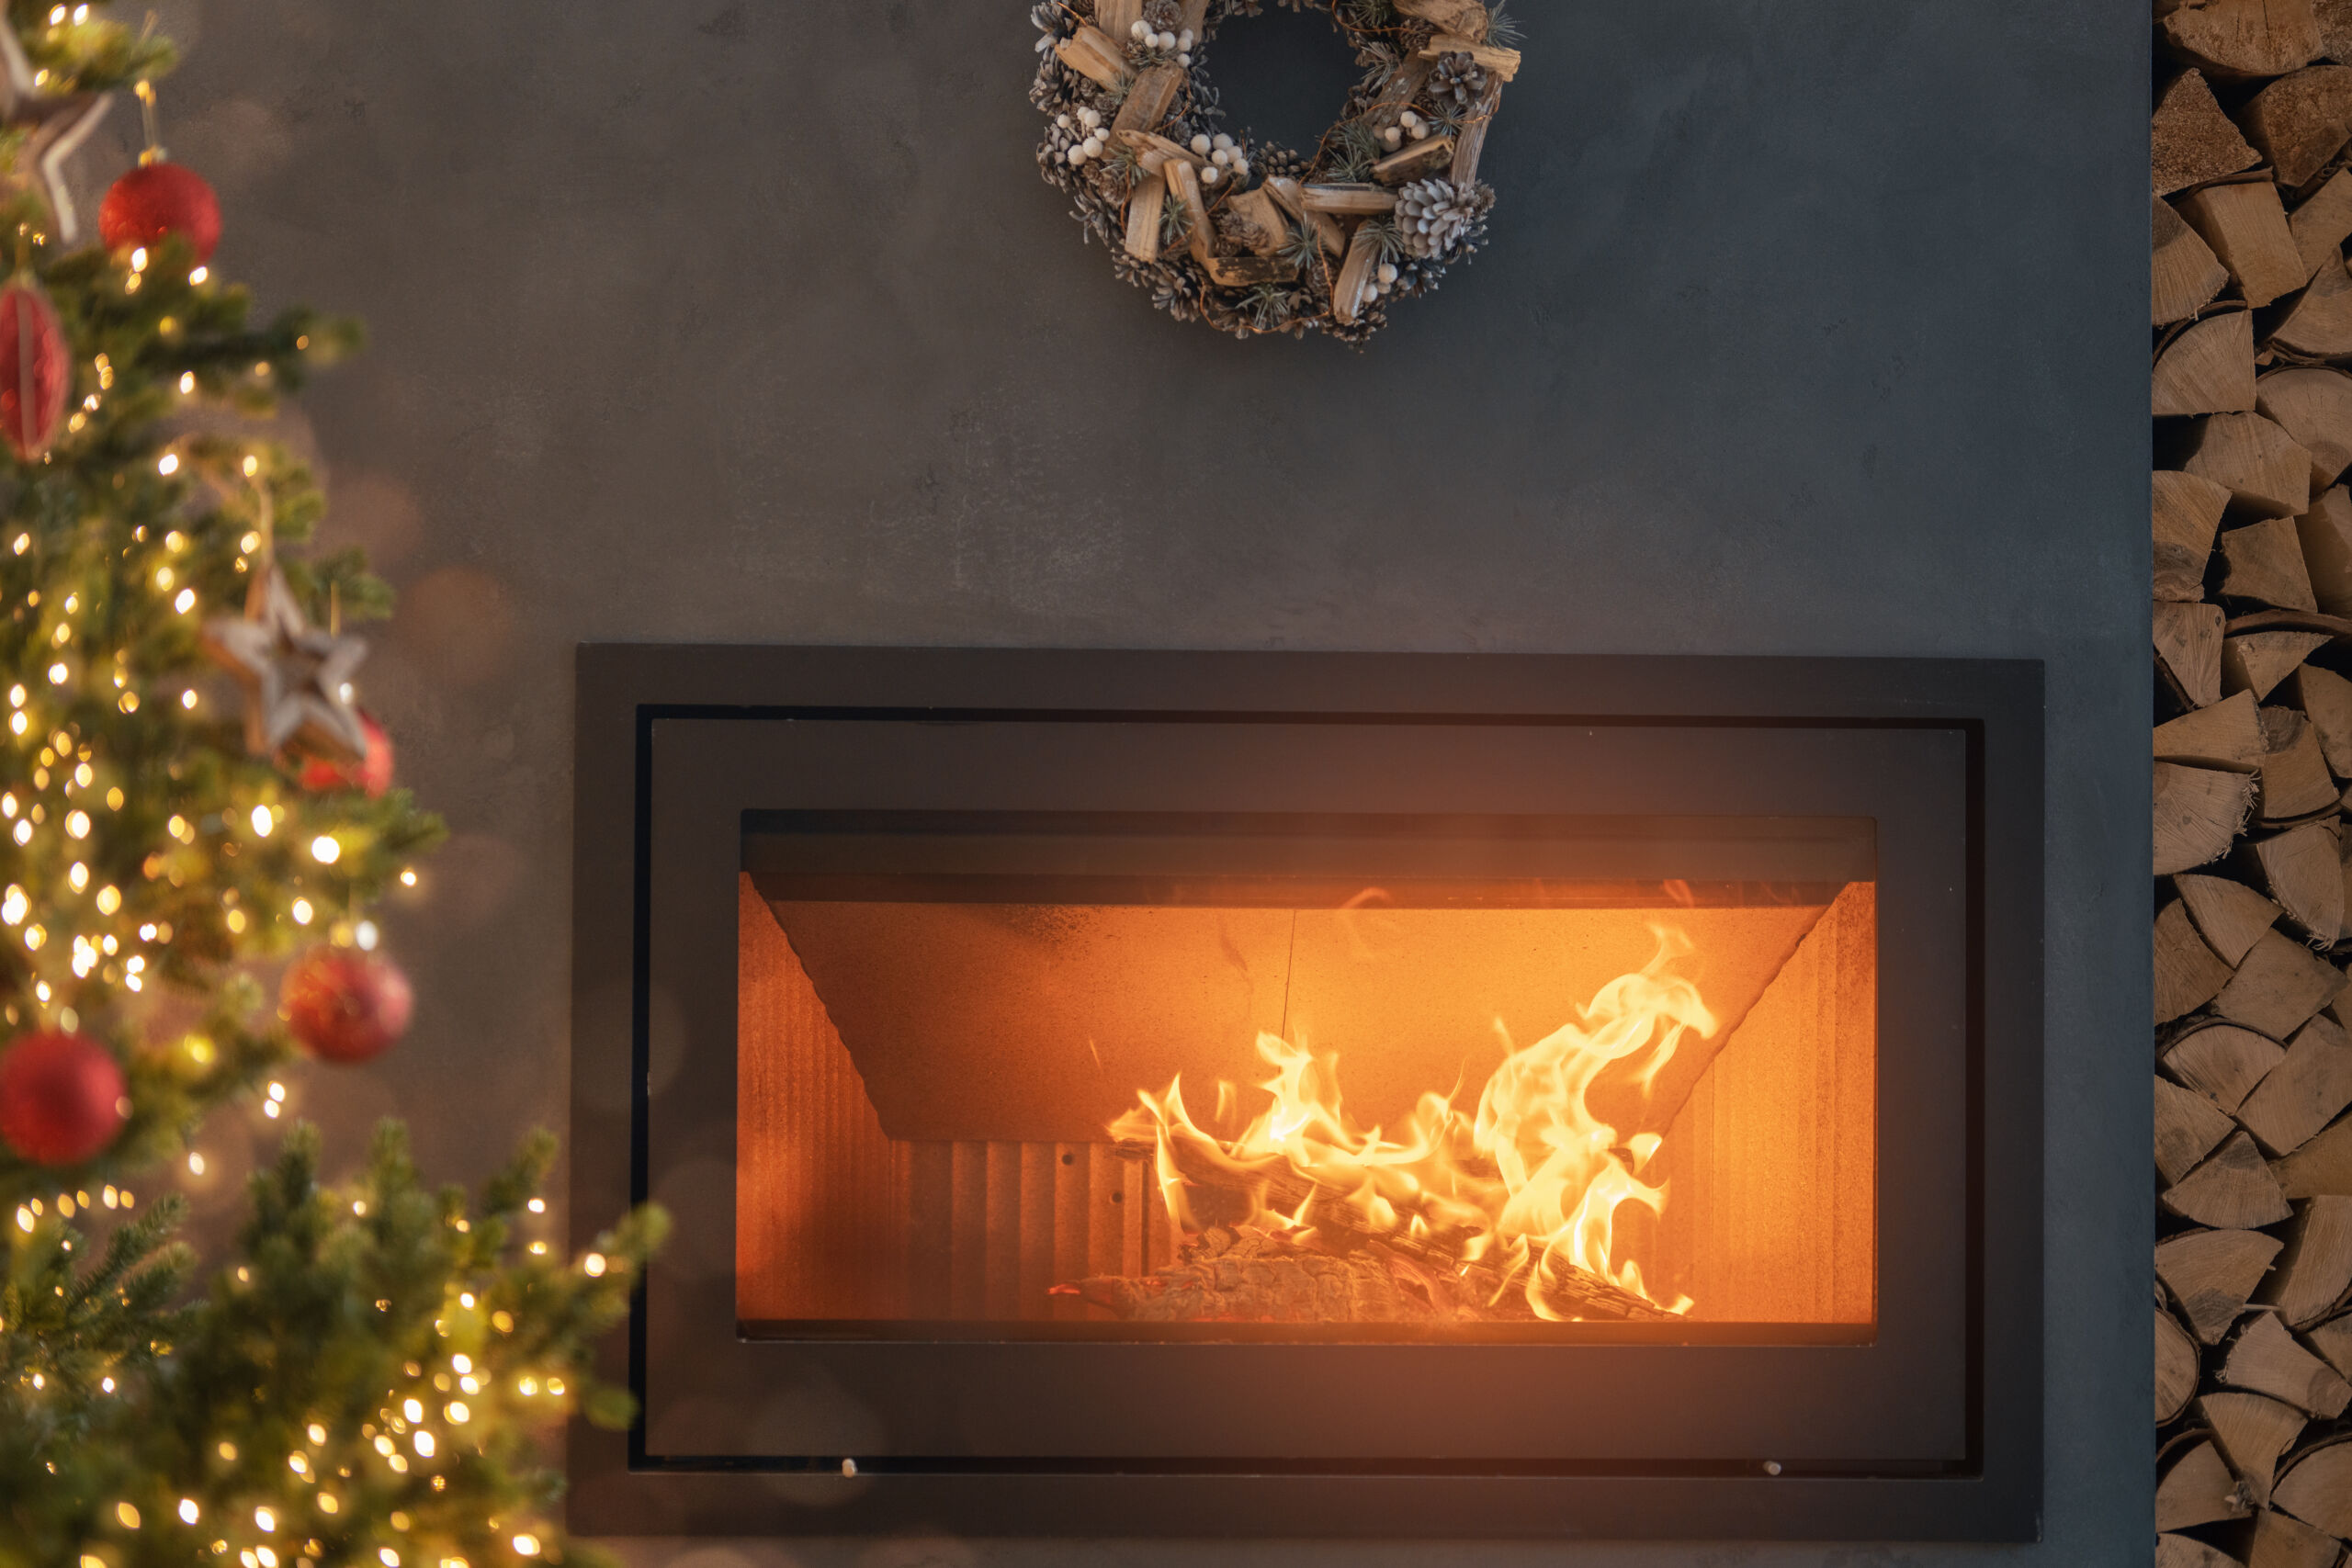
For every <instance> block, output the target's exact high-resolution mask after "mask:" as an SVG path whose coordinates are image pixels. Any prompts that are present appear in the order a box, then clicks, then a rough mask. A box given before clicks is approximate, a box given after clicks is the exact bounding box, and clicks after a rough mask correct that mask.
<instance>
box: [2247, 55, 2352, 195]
mask: <svg viewBox="0 0 2352 1568" xmlns="http://www.w3.org/2000/svg"><path fill="white" fill-rule="evenodd" d="M2238 124H2239V126H2240V127H2241V128H2243V129H2244V130H2245V138H2246V140H2247V141H2251V142H2253V143H2254V145H2255V147H2256V150H2257V151H2259V152H2261V153H2262V155H2263V156H2264V157H2265V158H2267V159H2268V160H2269V162H2270V168H2271V172H2272V174H2273V175H2274V176H2275V177H2276V178H2277V180H2278V183H2279V184H2280V185H2282V186H2289V187H2290V188H2291V187H2293V186H2300V185H2303V184H2305V183H2307V182H2308V181H2309V180H2310V179H2311V178H2312V175H2316V174H2318V173H2319V172H2320V171H2321V170H2322V169H2324V168H2325V167H2326V166H2327V161H2328V160H2329V159H2331V158H2333V157H2335V154H2336V153H2337V152H2340V151H2341V150H2342V149H2343V146H2344V143H2345V142H2346V141H2352V66H2343V65H2311V66H2306V67H2304V68H2303V69H2302V70H2301V71H2297V72H2294V73H2290V74H2289V75H2285V76H2281V77H2280V78H2278V80H2277V81H2276V82H2273V83H2271V84H2270V85H2268V86H2267V87H2265V88H2263V89H2262V91H2260V92H2259V93H2256V95H2255V96H2253V97H2252V98H2251V99H2249V100H2247V102H2246V105H2245V107H2244V108H2242V109H2240V110H2239V111H2238Z"/></svg>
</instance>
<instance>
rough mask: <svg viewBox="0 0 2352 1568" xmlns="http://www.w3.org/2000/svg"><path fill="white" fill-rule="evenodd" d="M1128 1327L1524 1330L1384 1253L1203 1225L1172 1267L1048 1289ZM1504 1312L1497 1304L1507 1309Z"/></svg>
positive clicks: (1447, 1281)
mask: <svg viewBox="0 0 2352 1568" xmlns="http://www.w3.org/2000/svg"><path fill="white" fill-rule="evenodd" d="M1051 1293H1052V1294H1054V1295H1056V1296H1062V1297H1076V1298H1077V1299H1079V1300H1080V1301H1083V1302H1086V1303H1089V1304H1091V1305H1093V1306H1098V1307H1102V1308H1103V1309H1104V1310H1105V1311H1108V1312H1111V1313H1113V1314H1116V1315H1117V1316H1119V1317H1120V1318H1123V1319H1125V1320H1126V1321H1129V1322H1135V1323H1480V1322H1495V1321H1503V1320H1509V1319H1510V1318H1512V1317H1514V1316H1515V1317H1519V1318H1524V1319H1527V1320H1530V1321H1532V1319H1533V1318H1534V1314H1533V1313H1532V1311H1530V1310H1528V1309H1527V1307H1526V1303H1525V1301H1524V1298H1520V1299H1519V1300H1518V1302H1517V1305H1518V1307H1519V1309H1520V1310H1519V1311H1518V1312H1516V1313H1512V1312H1510V1311H1509V1310H1501V1311H1498V1310H1495V1308H1493V1307H1490V1306H1489V1305H1488V1303H1487V1302H1486V1301H1485V1300H1484V1299H1483V1297H1481V1296H1480V1295H1479V1294H1478V1293H1477V1292H1476V1291H1475V1290H1472V1289H1469V1288H1467V1286H1466V1285H1465V1282H1464V1280H1462V1279H1461V1278H1459V1277H1458V1276H1456V1275H1453V1274H1448V1273H1443V1272H1441V1271H1436V1270H1430V1269H1420V1268H1418V1267H1416V1266H1415V1265H1414V1264H1413V1263H1412V1262H1411V1261H1409V1260H1408V1259H1406V1258H1398V1257H1397V1255H1396V1254H1394V1253H1393V1252H1389V1251H1387V1250H1386V1249H1385V1248H1378V1247H1366V1248H1364V1249H1363V1250H1362V1251H1359V1252H1356V1253H1353V1254H1351V1255H1349V1256H1347V1257H1344V1258H1342V1257H1334V1256H1332V1255H1330V1254H1329V1253H1324V1252H1319V1251H1315V1250H1312V1249H1310V1248H1306V1247H1297V1246H1295V1245H1293V1244H1292V1243H1290V1242H1289V1241H1287V1240H1285V1239H1284V1238H1283V1237H1282V1236H1279V1235H1272V1234H1269V1233H1268V1232H1265V1231H1261V1230H1258V1229H1256V1228H1254V1227H1251V1226H1247V1225H1244V1226H1228V1225H1211V1226H1209V1227H1208V1228H1207V1229H1206V1230H1204V1231H1203V1232H1202V1233H1201V1234H1200V1235H1198V1236H1197V1237H1194V1238H1193V1240H1191V1241H1188V1242H1186V1243H1184V1244H1183V1245H1182V1247H1180V1248H1179V1249H1178V1253H1177V1260H1176V1261H1175V1262H1174V1263H1173V1264H1171V1265H1170V1266H1169V1267H1167V1268H1164V1269H1155V1270H1154V1271H1153V1272H1151V1273H1150V1274H1148V1275H1145V1276H1143V1277H1142V1278H1139V1279H1129V1278H1125V1277H1122V1276H1116V1275H1107V1276H1096V1277H1093V1278H1091V1279H1085V1280H1076V1281H1073V1282H1069V1283H1065V1284H1057V1285H1055V1286H1053V1287H1052V1292H1051ZM1509 1304H1510V1303H1498V1305H1502V1306H1506V1307H1507V1306H1508V1305H1509Z"/></svg>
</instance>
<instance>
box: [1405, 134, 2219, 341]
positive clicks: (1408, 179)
mask: <svg viewBox="0 0 2352 1568" xmlns="http://www.w3.org/2000/svg"><path fill="white" fill-rule="evenodd" d="M1452 167H1453V137H1451V136H1427V137H1423V138H1422V139H1421V140H1420V141H1415V142H1412V143H1410V144H1408V146H1406V147H1405V148H1404V149H1403V150H1402V151H1399V152H1391V153H1390V154H1388V156H1386V157H1385V158H1383V159H1381V160H1380V161H1379V162H1378V163H1376V164H1373V166H1372V177H1373V178H1374V179H1375V180H1378V181H1379V182H1380V183H1381V184H1382V185H1385V186H1401V185H1409V184H1410V183H1412V182H1413V181H1415V180H1419V179H1426V178H1428V177H1429V176H1430V175H1433V174H1435V173H1437V172H1438V171H1439V170H1440V169H1447V168H1452ZM2250 341H2251V337H2250V336H2249V342H2250Z"/></svg>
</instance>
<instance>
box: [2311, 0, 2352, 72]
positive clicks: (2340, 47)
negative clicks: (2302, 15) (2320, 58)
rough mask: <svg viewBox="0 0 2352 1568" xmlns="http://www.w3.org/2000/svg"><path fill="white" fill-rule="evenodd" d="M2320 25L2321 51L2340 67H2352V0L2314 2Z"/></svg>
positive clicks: (2314, 11)
mask: <svg viewBox="0 0 2352 1568" xmlns="http://www.w3.org/2000/svg"><path fill="white" fill-rule="evenodd" d="M2312 18H2313V19H2314V20H2315V21H2317V22H2318V23H2319V51H2320V52H2321V53H2322V54H2324V55H2325V56H2326V57H2327V58H2328V59H2330V60H2333V61H2335V62H2336V63H2337V64H2338V65H2352V0H2312Z"/></svg>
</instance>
